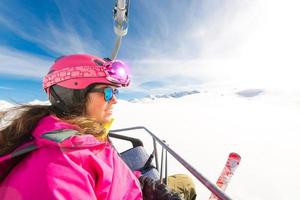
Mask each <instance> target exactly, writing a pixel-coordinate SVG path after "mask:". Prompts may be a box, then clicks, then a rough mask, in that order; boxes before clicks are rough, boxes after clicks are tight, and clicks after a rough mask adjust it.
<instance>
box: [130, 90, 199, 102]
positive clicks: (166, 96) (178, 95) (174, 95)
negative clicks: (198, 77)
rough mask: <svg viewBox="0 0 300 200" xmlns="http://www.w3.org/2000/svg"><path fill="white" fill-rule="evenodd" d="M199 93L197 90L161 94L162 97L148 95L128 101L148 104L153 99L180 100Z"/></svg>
mask: <svg viewBox="0 0 300 200" xmlns="http://www.w3.org/2000/svg"><path fill="white" fill-rule="evenodd" d="M198 93H200V91H197V90H192V91H181V92H173V93H170V94H163V95H148V96H146V97H144V98H141V99H131V100H129V101H130V102H133V103H135V102H148V101H151V100H155V99H169V98H181V97H184V96H187V95H192V94H198Z"/></svg>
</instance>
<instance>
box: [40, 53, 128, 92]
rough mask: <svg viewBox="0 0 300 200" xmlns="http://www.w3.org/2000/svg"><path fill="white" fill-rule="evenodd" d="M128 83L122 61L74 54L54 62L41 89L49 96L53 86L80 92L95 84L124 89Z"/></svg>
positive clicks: (126, 71) (126, 69)
mask: <svg viewBox="0 0 300 200" xmlns="http://www.w3.org/2000/svg"><path fill="white" fill-rule="evenodd" d="M129 82H130V78H129V76H128V68H127V67H126V66H125V64H124V63H123V62H122V61H119V60H114V61H111V60H109V59H103V58H99V57H96V56H91V55H84V54H75V55H69V56H64V57H61V58H59V59H57V60H56V61H55V63H54V64H53V65H52V67H51V68H50V71H49V73H48V74H47V75H46V76H45V77H44V80H43V88H44V89H45V91H46V92H47V94H49V88H50V87H51V86H53V85H59V86H62V87H64V88H69V89H79V90H80V89H84V88H86V87H88V86H89V85H91V84H95V83H104V84H109V85H114V86H117V87H121V86H123V87H125V86H128V85H129Z"/></svg>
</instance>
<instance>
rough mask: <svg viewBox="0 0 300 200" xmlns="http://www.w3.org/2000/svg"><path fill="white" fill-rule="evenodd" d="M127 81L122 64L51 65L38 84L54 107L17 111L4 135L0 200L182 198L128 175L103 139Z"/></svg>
mask: <svg viewBox="0 0 300 200" xmlns="http://www.w3.org/2000/svg"><path fill="white" fill-rule="evenodd" d="M129 82H130V80H129V76H128V70H127V69H126V67H125V66H124V64H123V63H122V62H121V61H110V60H109V59H102V58H99V57H95V56H90V55H70V56H64V57H61V58H59V59H58V60H56V62H55V63H54V64H53V66H52V67H51V69H50V71H49V73H48V75H46V76H45V77H44V80H43V87H44V89H45V91H46V93H47V95H48V97H49V100H50V102H51V105H50V106H48V105H35V106H32V105H31V106H29V105H27V106H21V107H20V109H19V110H20V112H21V113H20V114H19V115H17V117H16V118H15V119H13V121H12V122H11V123H10V124H9V125H7V126H6V127H4V128H3V129H1V132H0V133H1V134H0V144H1V148H0V155H1V157H0V171H1V172H0V173H1V174H0V199H24V200H26V199H30V200H34V199H84V200H85V199H116V200H119V199H120V200H121V199H143V198H144V199H179V197H178V196H177V195H176V194H173V193H171V192H169V190H168V189H167V187H166V186H165V185H163V184H160V183H157V182H154V181H153V180H152V179H150V178H148V177H144V176H140V175H139V174H138V173H136V174H134V173H133V172H131V171H130V169H129V168H128V167H127V166H126V164H125V163H124V162H123V161H122V160H121V158H120V157H119V155H118V153H117V152H116V150H115V149H114V148H113V147H112V145H111V144H110V142H109V141H108V139H107V133H108V129H107V128H106V127H108V126H109V124H110V123H111V120H112V118H111V116H112V111H113V106H114V105H115V104H116V103H117V99H116V95H117V94H118V89H117V88H119V87H125V86H128V85H129ZM6 114H8V113H7V112H6V113H4V114H3V115H2V117H1V120H5V119H7V118H5V116H7V115H6ZM137 177H139V178H137Z"/></svg>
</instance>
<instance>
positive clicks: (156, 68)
mask: <svg viewBox="0 0 300 200" xmlns="http://www.w3.org/2000/svg"><path fill="white" fill-rule="evenodd" d="M186 4H187V5H193V4H196V3H195V2H192V3H191V4H188V3H186ZM299 4H300V3H298V2H297V1H292V0H289V1H281V0H275V1H270V0H266V1H258V0H252V1H226V2H220V1H202V3H199V4H197V5H198V7H195V5H193V7H188V6H187V7H185V12H189V11H192V13H193V12H194V13H195V10H199V12H201V11H202V16H200V15H201V14H198V15H197V14H195V15H192V16H191V17H189V18H188V17H187V16H185V15H184V14H183V15H181V17H186V19H185V24H186V25H185V27H184V28H183V29H182V26H181V25H182V24H181V23H178V26H177V27H175V28H173V29H172V30H171V31H169V32H170V34H169V37H167V38H163V36H164V33H161V32H156V33H155V34H156V35H158V36H157V37H153V38H152V39H151V38H150V39H147V40H149V41H146V42H144V43H142V44H139V45H140V47H138V48H139V51H140V52H144V54H143V55H139V57H138V58H137V59H136V62H134V63H132V65H133V66H134V78H135V79H137V80H138V82H142V81H143V80H148V79H151V78H152V77H156V78H157V77H161V78H162V79H163V78H164V77H167V76H172V75H176V74H181V75H185V76H187V78H188V77H194V78H198V79H199V80H204V81H208V80H210V81H218V82H234V83H236V84H244V85H249V86H253V87H270V88H284V89H287V88H291V89H296V88H298V85H299V84H300V81H299V80H300V79H299V78H298V74H299V70H298V66H299V64H300V62H299V59H298V57H299V56H298V54H299V53H298V52H299V46H300V38H299V35H300V27H299V26H298V20H299V19H300V14H299V12H298V10H297V8H299ZM199 6H200V7H199ZM156 9H161V10H162V9H163V8H158V7H156ZM174 12H177V10H175V11H174ZM160 14H161V16H160V17H159V18H162V19H165V18H166V17H170V16H167V12H165V13H160ZM177 15H178V16H180V13H179V12H178V13H177ZM178 16H177V17H178ZM195 16H196V17H195ZM179 18H180V17H179ZM183 21H184V20H183ZM156 24H157V26H163V25H164V24H165V23H164V20H163V23H161V24H160V22H159V21H156ZM169 26H171V24H169ZM187 27H188V28H187ZM172 31H173V32H172ZM174 32H175V33H174ZM172 33H173V34H172ZM159 36H161V37H162V38H163V39H165V40H163V39H161V37H159ZM159 38H160V39H159ZM174 44H175V45H174ZM174 46H175V47H176V48H174ZM133 47H134V48H135V47H136V46H133ZM141 48H142V49H143V50H144V51H141ZM168 48H169V49H168ZM145 49H146V50H147V51H146V50H145ZM130 52H131V51H130Z"/></svg>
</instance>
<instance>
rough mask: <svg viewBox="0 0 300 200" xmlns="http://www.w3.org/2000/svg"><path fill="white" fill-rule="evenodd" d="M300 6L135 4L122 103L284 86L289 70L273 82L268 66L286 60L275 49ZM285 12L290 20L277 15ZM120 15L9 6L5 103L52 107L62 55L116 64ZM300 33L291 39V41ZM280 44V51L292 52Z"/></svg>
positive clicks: (213, 0) (49, 4)
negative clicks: (232, 87)
mask: <svg viewBox="0 0 300 200" xmlns="http://www.w3.org/2000/svg"><path fill="white" fill-rule="evenodd" d="M270 5H271V7H270ZM287 5H289V6H288V7H287ZM276 6H277V7H276ZM293 7H294V6H293V5H292V4H286V5H285V6H282V5H281V1H280V0H277V1H272V3H271V4H270V2H269V3H262V2H260V1H259V0H253V1H239V0H230V1H229V0H228V1H221V0H190V1H182V0H165V1H160V0H152V1H137V0H131V8H130V18H129V30H128V34H127V35H126V36H125V37H124V38H123V42H122V46H121V49H120V51H119V55H118V58H119V59H122V60H125V61H126V62H127V63H129V65H130V67H131V74H132V84H131V86H130V88H128V89H125V90H123V92H122V93H121V97H122V98H125V99H130V98H135V97H143V96H145V95H147V94H162V93H170V92H174V91H182V90H194V89H198V88H200V87H201V86H202V85H203V84H205V83H208V82H210V81H215V80H218V81H220V80H227V81H228V80H229V81H232V80H238V81H242V82H247V81H246V80H248V82H247V83H253V77H255V79H256V81H255V83H258V82H259V83H263V82H266V81H265V80H266V77H268V81H267V82H271V83H272V84H273V83H276V80H278V77H279V76H280V75H281V74H282V68H280V67H278V68H272V69H271V70H272V72H274V73H272V74H275V75H274V76H273V77H270V73H269V72H270V68H268V67H266V66H269V65H274V64H276V63H278V62H277V61H274V63H269V61H268V59H269V58H273V57H274V56H275V57H276V56H278V55H280V56H281V57H282V55H284V54H283V53H278V52H275V51H274V48H272V47H270V44H272V43H273V39H275V38H281V37H282V36H281V35H282V33H283V34H286V33H284V32H283V31H282V29H280V32H278V26H285V27H284V30H288V31H289V28H290V26H287V25H286V21H289V22H292V23H293V22H294V21H292V20H293V19H294V20H295V19H296V17H297V16H290V15H291V13H296V10H292V11H291V9H292V8H293ZM278 8H280V9H281V12H282V13H283V15H277V14H276V13H278V12H277V10H278ZM112 9H113V1H109V0H89V1H86V2H85V3H83V1H80V0H64V1H58V0H43V1H39V0H30V1H21V0H19V1H18V0H14V1H10V0H3V1H2V2H1V4H0V60H1V62H2V63H1V64H0V99H4V100H14V101H16V102H27V101H30V100H34V99H40V100H45V99H46V96H45V95H44V94H43V92H42V90H41V79H42V77H43V76H44V75H45V74H46V73H47V71H48V68H49V66H50V65H51V63H52V62H53V60H54V59H55V58H57V57H59V56H62V55H66V54H73V53H88V54H94V55H98V56H102V57H109V56H110V55H111V52H112V49H113V46H114V40H115V35H114V32H113V19H112ZM294 11H295V12H294ZM284 17H285V18H286V19H285V18H284ZM270 19H272V20H270ZM273 19H274V21H273ZM270 22H271V23H270ZM295 22H296V21H295ZM266 25H267V26H266ZM298 32H299V31H298V30H296V31H295V30H293V34H292V35H291V34H289V36H290V38H292V39H289V40H291V41H290V42H295V38H296V36H297V33H298ZM285 39H286V38H285ZM280 41H281V40H278V39H277V45H278V47H279V48H278V49H283V48H289V49H290V48H291V46H287V45H286V44H287V43H286V42H280ZM296 42H298V40H297V41H296ZM288 44H289V43H288ZM258 46H259V48H258ZM265 52H269V53H268V55H265ZM261 55H265V56H263V57H262V56H261ZM284 56H286V57H289V55H284ZM273 60H274V59H273ZM283 60H285V59H282V61H283ZM289 60H291V59H289ZM293 69H294V68H293ZM293 69H291V70H289V71H293ZM293 74H294V73H290V74H288V76H293ZM249 77H250V78H249ZM289 78H290V79H291V77H289ZM251 81H252V82H251ZM272 84H271V85H272Z"/></svg>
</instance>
